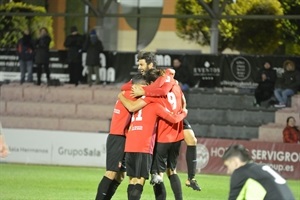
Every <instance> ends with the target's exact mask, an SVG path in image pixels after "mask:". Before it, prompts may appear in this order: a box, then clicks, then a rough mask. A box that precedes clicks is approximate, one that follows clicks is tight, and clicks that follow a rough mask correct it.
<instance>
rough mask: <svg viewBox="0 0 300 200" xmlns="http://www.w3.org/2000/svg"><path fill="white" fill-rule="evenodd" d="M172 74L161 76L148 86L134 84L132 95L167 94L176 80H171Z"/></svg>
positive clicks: (158, 95) (157, 95) (153, 95)
mask: <svg viewBox="0 0 300 200" xmlns="http://www.w3.org/2000/svg"><path fill="white" fill-rule="evenodd" d="M171 79H172V78H171V77H170V76H161V77H159V78H158V79H156V81H155V82H154V83H152V84H150V85H148V86H146V87H141V86H133V87H132V88H131V90H132V95H133V96H134V97H137V96H143V95H144V96H151V97H160V96H166V95H167V94H168V92H169V91H170V90H171V88H172V87H173V84H174V82H172V81H171Z"/></svg>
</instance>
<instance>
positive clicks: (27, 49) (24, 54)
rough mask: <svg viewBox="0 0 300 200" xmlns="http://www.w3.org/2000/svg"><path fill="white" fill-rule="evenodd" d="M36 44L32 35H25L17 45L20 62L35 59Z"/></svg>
mask: <svg viewBox="0 0 300 200" xmlns="http://www.w3.org/2000/svg"><path fill="white" fill-rule="evenodd" d="M33 51H34V44H33V40H32V39H31V36H30V35H25V34H24V35H23V37H22V38H21V39H20V40H19V41H18V43H17V54H18V56H19V60H23V61H29V60H33V58H34V52H33Z"/></svg>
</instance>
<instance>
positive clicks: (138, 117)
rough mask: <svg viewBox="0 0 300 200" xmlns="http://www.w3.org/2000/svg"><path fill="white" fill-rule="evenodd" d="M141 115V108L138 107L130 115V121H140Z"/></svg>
mask: <svg viewBox="0 0 300 200" xmlns="http://www.w3.org/2000/svg"><path fill="white" fill-rule="evenodd" d="M142 120H143V117H142V109H140V110H139V111H138V112H137V113H136V114H134V115H132V117H131V121H132V122H133V121H142Z"/></svg>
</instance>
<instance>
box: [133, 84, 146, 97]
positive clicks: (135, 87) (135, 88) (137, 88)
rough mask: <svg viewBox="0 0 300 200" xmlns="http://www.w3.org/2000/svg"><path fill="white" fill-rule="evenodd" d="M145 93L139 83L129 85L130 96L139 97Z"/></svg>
mask: <svg viewBox="0 0 300 200" xmlns="http://www.w3.org/2000/svg"><path fill="white" fill-rule="evenodd" d="M144 94H145V91H144V89H143V88H142V86H140V85H133V86H132V87H131V96H132V97H139V96H143V95H144Z"/></svg>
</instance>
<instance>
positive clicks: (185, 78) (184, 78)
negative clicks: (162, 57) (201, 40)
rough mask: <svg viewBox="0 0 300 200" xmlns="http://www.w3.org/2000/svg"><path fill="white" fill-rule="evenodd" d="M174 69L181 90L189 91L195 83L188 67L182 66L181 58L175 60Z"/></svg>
mask: <svg viewBox="0 0 300 200" xmlns="http://www.w3.org/2000/svg"><path fill="white" fill-rule="evenodd" d="M173 69H174V70H175V76H174V78H175V79H176V80H177V81H178V82H179V84H180V87H181V90H182V91H188V90H189V88H190V87H191V86H192V83H193V82H192V76H191V75H190V72H189V69H188V67H187V66H184V65H183V64H182V60H181V59H180V58H174V60H173Z"/></svg>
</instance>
